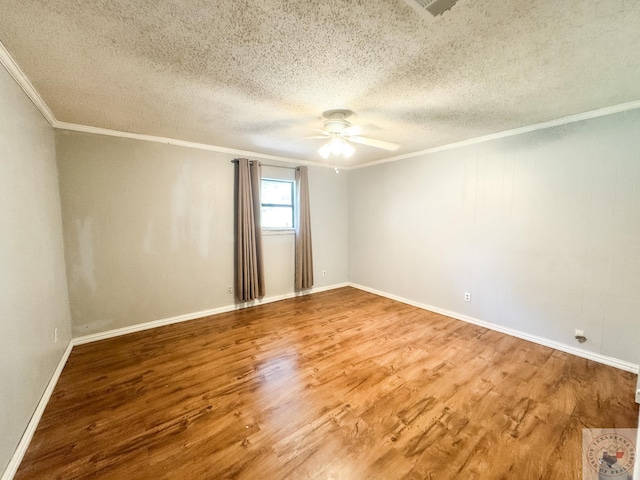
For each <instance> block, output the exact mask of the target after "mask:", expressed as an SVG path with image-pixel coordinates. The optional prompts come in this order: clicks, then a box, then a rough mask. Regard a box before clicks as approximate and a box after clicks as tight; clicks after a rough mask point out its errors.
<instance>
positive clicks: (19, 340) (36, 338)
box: [0, 67, 71, 472]
mask: <svg viewBox="0 0 640 480" xmlns="http://www.w3.org/2000/svg"><path fill="white" fill-rule="evenodd" d="M0 112H1V113H0V378H1V380H0V432H1V433H0V472H2V471H3V470H4V469H5V467H6V466H7V464H8V462H9V459H10V458H11V456H12V455H13V453H14V451H15V448H16V446H17V445H18V442H19V440H20V437H21V436H22V434H23V432H24V430H25V427H26V426H27V424H28V422H29V419H30V418H31V416H32V414H33V413H34V411H35V408H36V406H37V404H38V401H39V400H40V397H41V396H42V394H43V393H44V390H45V388H46V386H47V383H48V382H49V379H50V378H51V376H52V374H53V372H54V370H55V368H56V366H57V364H58V362H59V361H60V359H61V358H62V355H63V352H64V350H65V348H66V347H67V345H68V343H69V341H70V340H71V328H70V320H69V307H68V303H67V285H66V278H65V267H64V257H63V246H62V228H61V221H60V199H59V196H58V179H57V174H56V161H55V144H54V134H53V129H52V128H51V127H50V126H49V124H48V123H47V121H46V120H45V119H44V118H43V117H42V115H41V114H40V112H39V111H38V110H37V109H36V108H35V106H34V105H33V104H32V103H31V101H30V100H29V99H28V97H27V96H26V95H25V94H24V93H23V91H22V90H21V89H20V87H19V86H18V85H17V84H16V83H15V82H14V81H13V79H12V78H11V77H10V76H9V74H8V73H7V72H6V71H5V70H4V68H2V67H0ZM55 328H58V334H59V339H58V343H55V342H54V329H55Z"/></svg>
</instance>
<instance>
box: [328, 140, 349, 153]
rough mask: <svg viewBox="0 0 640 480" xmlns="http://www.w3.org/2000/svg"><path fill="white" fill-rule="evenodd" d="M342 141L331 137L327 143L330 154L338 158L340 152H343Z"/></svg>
mask: <svg viewBox="0 0 640 480" xmlns="http://www.w3.org/2000/svg"><path fill="white" fill-rule="evenodd" d="M344 145H345V143H344V140H343V139H341V138H340V137H333V138H332V139H331V141H330V142H329V146H330V147H331V154H332V155H335V156H338V155H342V151H343V150H344Z"/></svg>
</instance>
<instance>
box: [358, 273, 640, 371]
mask: <svg viewBox="0 0 640 480" xmlns="http://www.w3.org/2000/svg"><path fill="white" fill-rule="evenodd" d="M349 286H351V287H354V288H357V289H359V290H363V291H365V292H369V293H373V294H375V295H380V296H381V297H386V298H389V299H391V300H395V301H397V302H401V303H406V304H407V305H412V306H414V307H418V308H422V309H423V310H428V311H430V312H434V313H439V314H441V315H445V316H447V317H451V318H455V319H456V320H462V321H463V322H467V323H472V324H474V325H478V326H481V327H484V328H488V329H489V330H495V331H496V332H500V333H506V334H507V335H511V336H513V337H517V338H521V339H523V340H527V341H529V342H533V343H537V344H539V345H544V346H545V347H550V348H553V349H555V350H560V351H561V352H566V353H570V354H572V355H576V356H578V357H582V358H587V359H589V360H593V361H594V362H598V363H602V364H604V365H609V366H611V367H615V368H619V369H621V370H626V371H627V372H631V373H638V371H639V370H640V366H639V365H638V364H635V363H631V362H627V361H625V360H620V359H619V358H615V357H609V356H607V355H603V354H601V353H596V352H590V351H588V350H582V349H580V348H576V347H573V346H571V345H567V344H565V343H561V342H557V341H555V340H551V339H548V338H544V337H539V336H537V335H532V334H530V333H526V332H522V331H520V330H515V329H513V328H509V327H504V326H502V325H498V324H495V323H491V322H485V321H484V320H480V319H478V318H474V317H470V316H468V315H463V314H461V313H457V312H453V311H451V310H445V309H443V308H438V307H434V306H433V305H427V304H424V303H420V302H414V301H413V300H409V299H407V298H404V297H400V296H398V295H393V294H390V293H386V292H382V291H380V290H376V289H374V288H369V287H365V286H364V285H359V284H357V283H349Z"/></svg>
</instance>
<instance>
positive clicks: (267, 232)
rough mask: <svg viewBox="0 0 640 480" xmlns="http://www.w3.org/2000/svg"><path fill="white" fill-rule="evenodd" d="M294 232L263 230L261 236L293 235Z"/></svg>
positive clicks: (273, 229)
mask: <svg viewBox="0 0 640 480" xmlns="http://www.w3.org/2000/svg"><path fill="white" fill-rule="evenodd" d="M295 234H296V231H295V229H293V228H263V229H262V235H265V236H270V235H295Z"/></svg>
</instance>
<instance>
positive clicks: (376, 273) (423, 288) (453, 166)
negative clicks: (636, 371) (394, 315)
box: [349, 110, 640, 364]
mask: <svg viewBox="0 0 640 480" xmlns="http://www.w3.org/2000/svg"><path fill="white" fill-rule="evenodd" d="M638 132H640V110H635V111H630V112H627V113H621V114H616V115H610V116H606V117H601V118H597V119H593V120H588V121H584V122H580V123H575V124H571V125H565V126H563V127H557V128H550V129H546V130H541V131H537V132H532V133H527V134H523V135H517V136H513V137H509V138H505V139H501V140H496V141H491V142H485V143H481V144H477V145H473V146H468V147H463V148H457V149H452V150H447V151H441V152H438V153H433V154H430V155H424V156H422V157H419V158H415V159H411V160H404V161H399V162H395V163H389V164H381V165H377V166H372V167H369V168H364V169H360V170H355V171H353V172H351V175H350V188H349V195H350V198H349V205H350V215H349V245H350V249H349V265H350V273H349V278H350V280H351V281H352V282H355V283H359V284H362V285H364V286H367V287H369V288H372V289H376V290H380V291H383V292H387V293H389V294H394V295H397V296H400V297H404V298H407V299H410V300H412V301H414V302H417V303H421V304H426V305H431V306H434V307H438V308H441V309H446V310H449V311H453V312H457V313H459V314H462V315H467V316H471V317H475V318H477V319H480V320H484V321H486V322H490V323H494V324H498V325H500V326H503V327H506V328H510V329H515V330H519V331H521V332H524V333H527V334H530V335H536V336H540V337H544V338H546V339H550V340H553V341H556V342H561V343H564V344H566V345H570V346H573V347H576V348H583V349H585V350H590V351H593V352H597V353H602V354H605V355H608V356H612V357H615V358H618V359H621V360H626V361H628V362H632V363H636V364H637V363H639V362H640V349H639V348H638V345H640V322H638V292H640V153H639V152H640V135H638ZM464 292H470V293H471V295H472V298H471V302H465V301H464ZM575 328H579V329H582V330H584V331H585V335H586V336H587V338H588V341H587V342H586V343H584V344H579V343H577V342H576V341H575V340H574V338H573V336H574V330H575Z"/></svg>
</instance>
